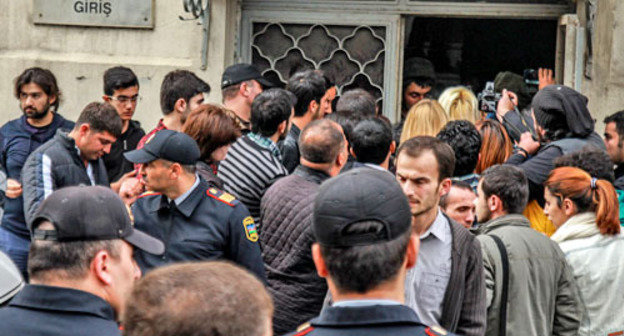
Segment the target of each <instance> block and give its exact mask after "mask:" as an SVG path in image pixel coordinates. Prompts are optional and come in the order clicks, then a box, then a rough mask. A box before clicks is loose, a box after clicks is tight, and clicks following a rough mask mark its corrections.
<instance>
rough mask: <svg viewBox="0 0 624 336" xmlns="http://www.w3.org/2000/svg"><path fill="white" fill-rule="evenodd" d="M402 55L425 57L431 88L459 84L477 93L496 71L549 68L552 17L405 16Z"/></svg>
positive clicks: (553, 28) (552, 65)
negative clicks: (433, 78)
mask: <svg viewBox="0 0 624 336" xmlns="http://www.w3.org/2000/svg"><path fill="white" fill-rule="evenodd" d="M405 33H406V34H405V39H406V44H405V48H404V59H408V58H410V57H423V58H427V59H429V60H430V61H431V62H432V63H433V65H434V67H435V70H436V77H437V84H436V91H437V92H438V93H441V91H443V90H444V88H446V87H448V86H453V85H465V86H468V87H470V88H471V89H472V90H473V92H475V94H476V93H478V92H480V91H481V90H482V89H483V88H484V87H485V83H486V82H487V81H493V80H494V77H495V76H496V74H497V73H499V72H501V71H511V72H514V73H517V74H519V75H523V72H524V70H525V69H537V68H540V67H541V68H550V69H554V68H555V54H556V47H557V21H556V20H518V19H455V18H431V17H418V16H410V17H407V18H406V32H405Z"/></svg>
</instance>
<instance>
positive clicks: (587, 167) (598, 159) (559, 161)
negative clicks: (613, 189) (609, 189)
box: [555, 146, 615, 183]
mask: <svg viewBox="0 0 624 336" xmlns="http://www.w3.org/2000/svg"><path fill="white" fill-rule="evenodd" d="M559 167H575V168H580V169H583V170H584V171H586V172H588V173H589V175H591V176H592V177H595V178H597V179H599V180H607V181H609V182H611V183H613V182H615V174H614V172H613V163H612V162H611V158H610V157H609V154H607V152H605V151H603V150H601V149H598V148H595V147H593V146H586V147H584V148H583V149H581V150H580V151H578V152H574V153H570V154H566V155H563V156H560V157H558V158H556V159H555V168H559Z"/></svg>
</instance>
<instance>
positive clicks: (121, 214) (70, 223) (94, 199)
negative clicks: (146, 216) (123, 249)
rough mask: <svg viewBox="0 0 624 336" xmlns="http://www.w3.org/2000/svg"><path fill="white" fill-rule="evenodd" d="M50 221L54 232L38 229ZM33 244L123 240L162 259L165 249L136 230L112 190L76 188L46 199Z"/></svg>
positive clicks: (38, 219)
mask: <svg viewBox="0 0 624 336" xmlns="http://www.w3.org/2000/svg"><path fill="white" fill-rule="evenodd" d="M44 220H45V221H49V222H50V223H52V225H54V230H42V229H37V225H38V224H39V223H41V222H42V221H44ZM32 223H33V225H32V228H33V232H32V237H33V240H51V241H59V242H71V241H95V240H108V239H123V240H125V241H126V242H128V243H130V244H132V245H133V246H135V247H136V248H139V249H141V250H143V251H145V252H148V253H151V254H156V255H160V254H163V253H164V251H165V245H164V244H163V243H162V242H161V241H160V240H158V239H156V238H154V237H152V236H150V235H148V234H146V233H144V232H142V231H139V230H137V229H135V228H134V227H133V226H132V222H131V220H130V215H129V213H128V208H126V205H125V204H124V203H123V201H122V200H121V198H119V196H117V194H115V192H113V191H112V190H111V189H110V188H106V187H102V186H75V187H67V188H62V189H59V190H57V191H55V192H53V193H52V194H51V195H50V196H48V198H46V199H45V200H44V201H43V202H42V203H41V205H40V206H39V209H38V210H37V213H36V214H35V217H34V219H33V222H32Z"/></svg>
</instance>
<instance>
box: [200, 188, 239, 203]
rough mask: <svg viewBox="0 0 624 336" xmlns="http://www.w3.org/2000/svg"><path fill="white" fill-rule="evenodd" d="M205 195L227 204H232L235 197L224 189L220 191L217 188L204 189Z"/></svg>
mask: <svg viewBox="0 0 624 336" xmlns="http://www.w3.org/2000/svg"><path fill="white" fill-rule="evenodd" d="M206 195H208V196H210V197H212V198H214V199H217V200H219V201H221V202H223V203H225V204H227V205H229V206H234V203H232V202H234V201H235V200H236V197H234V196H232V195H231V194H228V193H226V192H225V191H221V190H219V189H217V188H210V189H208V190H207V191H206Z"/></svg>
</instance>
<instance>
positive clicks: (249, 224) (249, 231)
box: [243, 216, 258, 243]
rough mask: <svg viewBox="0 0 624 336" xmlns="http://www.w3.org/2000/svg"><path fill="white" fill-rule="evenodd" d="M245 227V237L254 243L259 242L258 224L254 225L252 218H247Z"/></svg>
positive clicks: (244, 220)
mask: <svg viewBox="0 0 624 336" xmlns="http://www.w3.org/2000/svg"><path fill="white" fill-rule="evenodd" d="M243 226H244V227H245V236H247V239H249V241H252V242H254V243H255V242H257V241H258V231H257V230H256V223H254V220H253V218H251V216H247V217H245V219H243Z"/></svg>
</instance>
